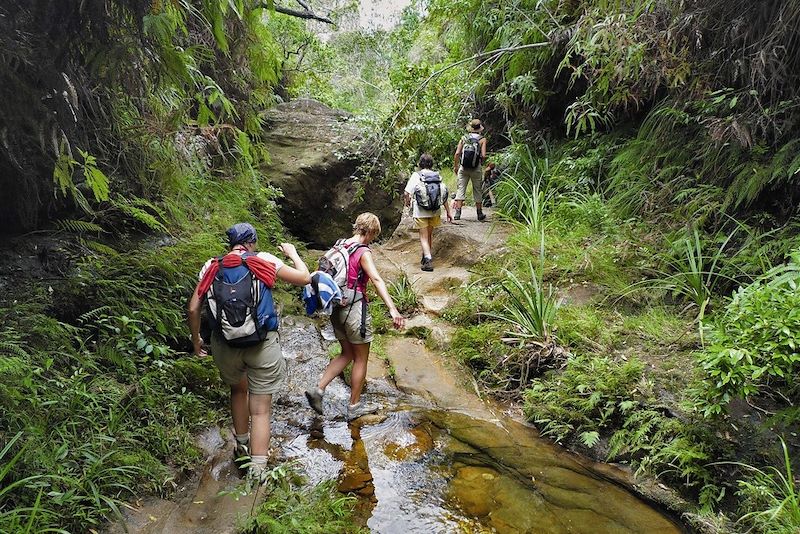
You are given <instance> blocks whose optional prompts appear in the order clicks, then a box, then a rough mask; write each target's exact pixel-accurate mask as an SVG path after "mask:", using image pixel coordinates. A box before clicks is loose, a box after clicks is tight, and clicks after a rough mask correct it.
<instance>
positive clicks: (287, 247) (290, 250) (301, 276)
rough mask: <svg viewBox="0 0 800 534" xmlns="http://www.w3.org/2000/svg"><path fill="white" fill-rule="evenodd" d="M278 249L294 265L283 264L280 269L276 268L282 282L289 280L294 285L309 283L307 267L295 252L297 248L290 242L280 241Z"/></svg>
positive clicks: (309, 277) (309, 276)
mask: <svg viewBox="0 0 800 534" xmlns="http://www.w3.org/2000/svg"><path fill="white" fill-rule="evenodd" d="M278 249H279V250H280V251H281V252H283V254H284V255H285V256H286V257H287V258H289V259H290V260H292V263H293V264H294V267H293V268H292V267H289V266H288V265H284V266H283V267H281V268H280V269H278V274H277V276H278V279H280V280H283V281H284V282H289V283H290V284H292V285H295V286H304V285H306V284H310V283H311V275H310V274H309V272H308V267H306V264H305V263H304V262H303V260H302V259H301V258H300V255H299V254H298V253H297V249H296V248H295V247H294V245H292V244H291V243H281V244H280V245H279V246H278Z"/></svg>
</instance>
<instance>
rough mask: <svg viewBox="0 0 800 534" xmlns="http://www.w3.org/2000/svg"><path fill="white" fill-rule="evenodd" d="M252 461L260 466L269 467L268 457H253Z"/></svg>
mask: <svg viewBox="0 0 800 534" xmlns="http://www.w3.org/2000/svg"><path fill="white" fill-rule="evenodd" d="M250 461H251V462H252V463H253V464H255V465H259V466H264V465H267V457H266V456H251V457H250Z"/></svg>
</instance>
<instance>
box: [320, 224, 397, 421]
mask: <svg viewBox="0 0 800 534" xmlns="http://www.w3.org/2000/svg"><path fill="white" fill-rule="evenodd" d="M380 233H381V223H380V220H378V217H377V216H375V215H374V214H372V213H362V214H361V215H359V216H358V217H357V218H356V222H355V223H354V224H353V236H352V237H350V238H348V239H344V240H339V241H337V243H336V245H334V247H333V248H332V249H331V250H329V251H328V252H327V253H326V254H325V256H323V258H321V259H320V270H321V271H324V272H326V273H328V274H329V275H330V276H331V277H333V279H335V280H340V281H338V282H337V283H341V284H342V287H341V290H342V296H341V301H340V303H339V304H338V305H336V306H334V308H333V312H332V314H331V325H332V326H333V332H334V334H335V335H336V339H338V340H339V344H340V345H341V348H342V352H341V354H339V356H337V357H336V358H334V359H333V360H331V362H330V363H329V364H328V367H327V368H326V369H325V371H324V373H323V375H322V378H320V379H319V382H318V383H317V386H316V387H314V388H311V389H308V390H307V391H306V392H305V394H306V399H308V404H309V405H310V406H311V408H312V409H314V411H316V412H317V413H318V414H320V415H322V413H323V407H322V399H323V396H324V394H325V388H326V387H327V386H328V384H330V383H331V381H332V380H333V379H334V378H336V377H337V376H339V374H340V373H341V372H342V371H343V370H344V368H345V367H347V364H349V363H350V362H353V370H352V373H351V375H350V387H351V390H350V403H349V404H348V406H347V413H346V418H347V420H348V421H351V420H353V419H356V418H358V417H361V416H362V415H366V414H368V413H372V412H375V411H376V410H377V408H378V407H377V406H375V405H370V404H367V403H365V402H364V401H362V400H361V390H362V389H363V388H364V382H365V381H366V377H367V360H368V359H369V349H370V343H371V342H372V321H371V319H370V316H369V310H368V309H367V300H366V299H367V283H368V282H369V281H370V280H371V281H372V283H373V284H374V285H375V290H376V291H377V293H378V296H379V297H380V298H381V300H383V302H384V303H385V304H386V306H387V307H388V308H389V314H390V315H391V316H392V323H393V324H394V327H395V328H403V325H404V324H405V318H403V316H402V315H400V312H399V311H397V307H396V306H395V305H394V302H393V301H392V297H391V296H390V295H389V291H388V289H387V288H386V282H384V281H383V278H381V275H380V274H379V273H378V269H377V267H375V261H374V260H373V258H372V251H370V249H369V244H370V243H371V242H372V241H373V240H374V239H375V238H376V237H378V235H379V234H380Z"/></svg>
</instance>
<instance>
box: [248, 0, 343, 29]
mask: <svg viewBox="0 0 800 534" xmlns="http://www.w3.org/2000/svg"><path fill="white" fill-rule="evenodd" d="M297 3H298V4H300V6H301V7H302V8H303V9H302V10H299V9H292V8H290V7H284V6H281V5H278V4H276V3H268V2H264V3H261V4H259V5H257V6H256V9H259V8H260V9H269V10H270V11H276V12H278V13H283V14H284V15H289V16H290V17H297V18H300V19H309V20H318V21H320V22H324V23H325V24H334V22H333V21H332V20H331V19H329V18H328V17H324V16H322V15H317V14H316V13H314V12H313V11H312V10H311V8H310V7H309V5H308V4H307V3H306V2H304V1H303V0H297Z"/></svg>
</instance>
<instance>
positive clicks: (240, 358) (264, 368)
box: [211, 332, 286, 395]
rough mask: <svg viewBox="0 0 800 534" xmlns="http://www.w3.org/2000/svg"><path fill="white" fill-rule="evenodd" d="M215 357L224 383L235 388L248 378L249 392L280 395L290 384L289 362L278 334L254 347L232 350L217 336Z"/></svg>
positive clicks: (268, 336)
mask: <svg viewBox="0 0 800 534" xmlns="http://www.w3.org/2000/svg"><path fill="white" fill-rule="evenodd" d="M211 355H212V356H213V357H214V363H215V364H217V368H218V369H219V375H220V376H221V377H222V381H223V382H225V383H226V384H228V385H229V386H233V385H235V384H238V383H239V382H240V381H241V380H242V377H243V376H245V374H247V389H248V391H250V393H253V394H256V395H271V394H272V393H277V392H278V391H279V390H280V389H281V388H282V387H283V385H284V383H285V382H286V360H285V359H284V357H283V352H281V343H280V339H279V337H278V333H277V332H270V333H269V334H267V339H265V340H264V341H262V342H261V343H259V344H258V345H253V346H252V347H242V348H239V347H231V346H230V345H228V344H227V343H225V341H224V340H223V339H222V338H221V337H220V336H219V335H218V334H217V333H216V332H215V333H214V334H213V335H212V336H211Z"/></svg>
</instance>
